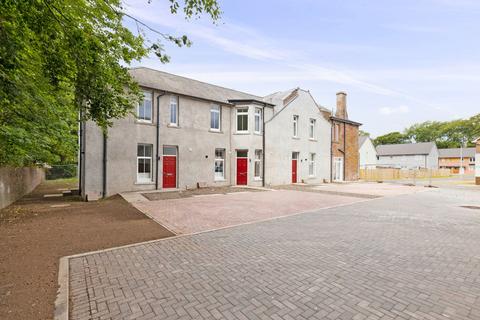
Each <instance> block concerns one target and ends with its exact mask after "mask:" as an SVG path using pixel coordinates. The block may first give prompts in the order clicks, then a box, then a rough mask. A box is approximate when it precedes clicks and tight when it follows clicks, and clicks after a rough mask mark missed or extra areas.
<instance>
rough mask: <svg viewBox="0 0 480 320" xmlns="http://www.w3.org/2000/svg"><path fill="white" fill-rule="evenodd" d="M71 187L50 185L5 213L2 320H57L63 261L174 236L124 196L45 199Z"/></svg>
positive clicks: (1, 226) (0, 228) (0, 234)
mask: <svg viewBox="0 0 480 320" xmlns="http://www.w3.org/2000/svg"><path fill="white" fill-rule="evenodd" d="M69 187H75V184H74V183H73V182H69V181H67V182H65V181H60V182H58V181H57V182H55V181H54V182H52V181H47V182H46V183H44V184H42V185H41V186H39V187H38V188H37V189H35V190H34V192H33V193H32V194H30V195H27V196H25V197H24V198H22V199H21V200H19V201H17V202H16V203H14V204H12V205H11V206H9V207H7V208H5V209H3V210H0V319H2V320H13V319H52V317H53V311H54V301H55V298H56V292H57V287H58V286H57V280H58V279H57V278H58V275H57V274H58V263H59V259H60V257H63V256H67V255H72V254H78V253H82V252H88V251H94V250H100V249H105V248H111V247H115V246H121V245H126V244H131V243H136V242H142V241H148V240H153V239H159V238H164V237H168V236H171V235H172V233H170V232H169V231H168V230H167V229H165V228H163V227H162V226H161V225H159V224H157V223H156V222H154V221H152V220H150V219H149V218H148V217H146V216H145V215H143V214H142V213H141V212H140V211H138V210H137V209H135V208H134V207H133V206H131V205H130V204H128V203H127V202H126V201H124V200H123V199H122V198H121V197H119V196H115V197H112V198H109V199H106V200H102V201H98V202H88V203H87V202H82V201H80V199H79V197H74V196H69V197H49V198H44V197H43V195H45V194H58V193H62V190H59V189H63V188H69ZM52 206H53V207H52Z"/></svg>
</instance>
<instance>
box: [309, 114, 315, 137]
mask: <svg viewBox="0 0 480 320" xmlns="http://www.w3.org/2000/svg"><path fill="white" fill-rule="evenodd" d="M316 124H317V121H316V120H315V119H310V131H309V137H310V139H312V140H314V139H315V126H316Z"/></svg>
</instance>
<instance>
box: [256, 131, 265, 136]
mask: <svg viewBox="0 0 480 320" xmlns="http://www.w3.org/2000/svg"><path fill="white" fill-rule="evenodd" d="M254 134H255V135H256V136H261V135H263V134H262V133H261V132H254Z"/></svg>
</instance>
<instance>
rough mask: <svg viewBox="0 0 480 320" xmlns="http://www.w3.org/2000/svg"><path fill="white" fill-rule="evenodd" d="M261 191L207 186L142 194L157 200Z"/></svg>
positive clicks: (258, 190)
mask: <svg viewBox="0 0 480 320" xmlns="http://www.w3.org/2000/svg"><path fill="white" fill-rule="evenodd" d="M245 191H248V192H261V191H264V190H262V189H257V188H242V187H230V186H226V187H205V188H198V189H191V190H181V191H167V192H151V193H142V195H143V196H144V197H145V198H147V199H148V200H150V201H156V200H169V199H181V198H189V197H193V196H199V195H208V194H227V193H233V192H245Z"/></svg>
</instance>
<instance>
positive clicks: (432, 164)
mask: <svg viewBox="0 0 480 320" xmlns="http://www.w3.org/2000/svg"><path fill="white" fill-rule="evenodd" d="M377 166H379V167H386V168H400V169H421V168H424V169H438V149H437V145H436V144H435V142H421V143H405V144H385V145H380V146H377Z"/></svg>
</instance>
